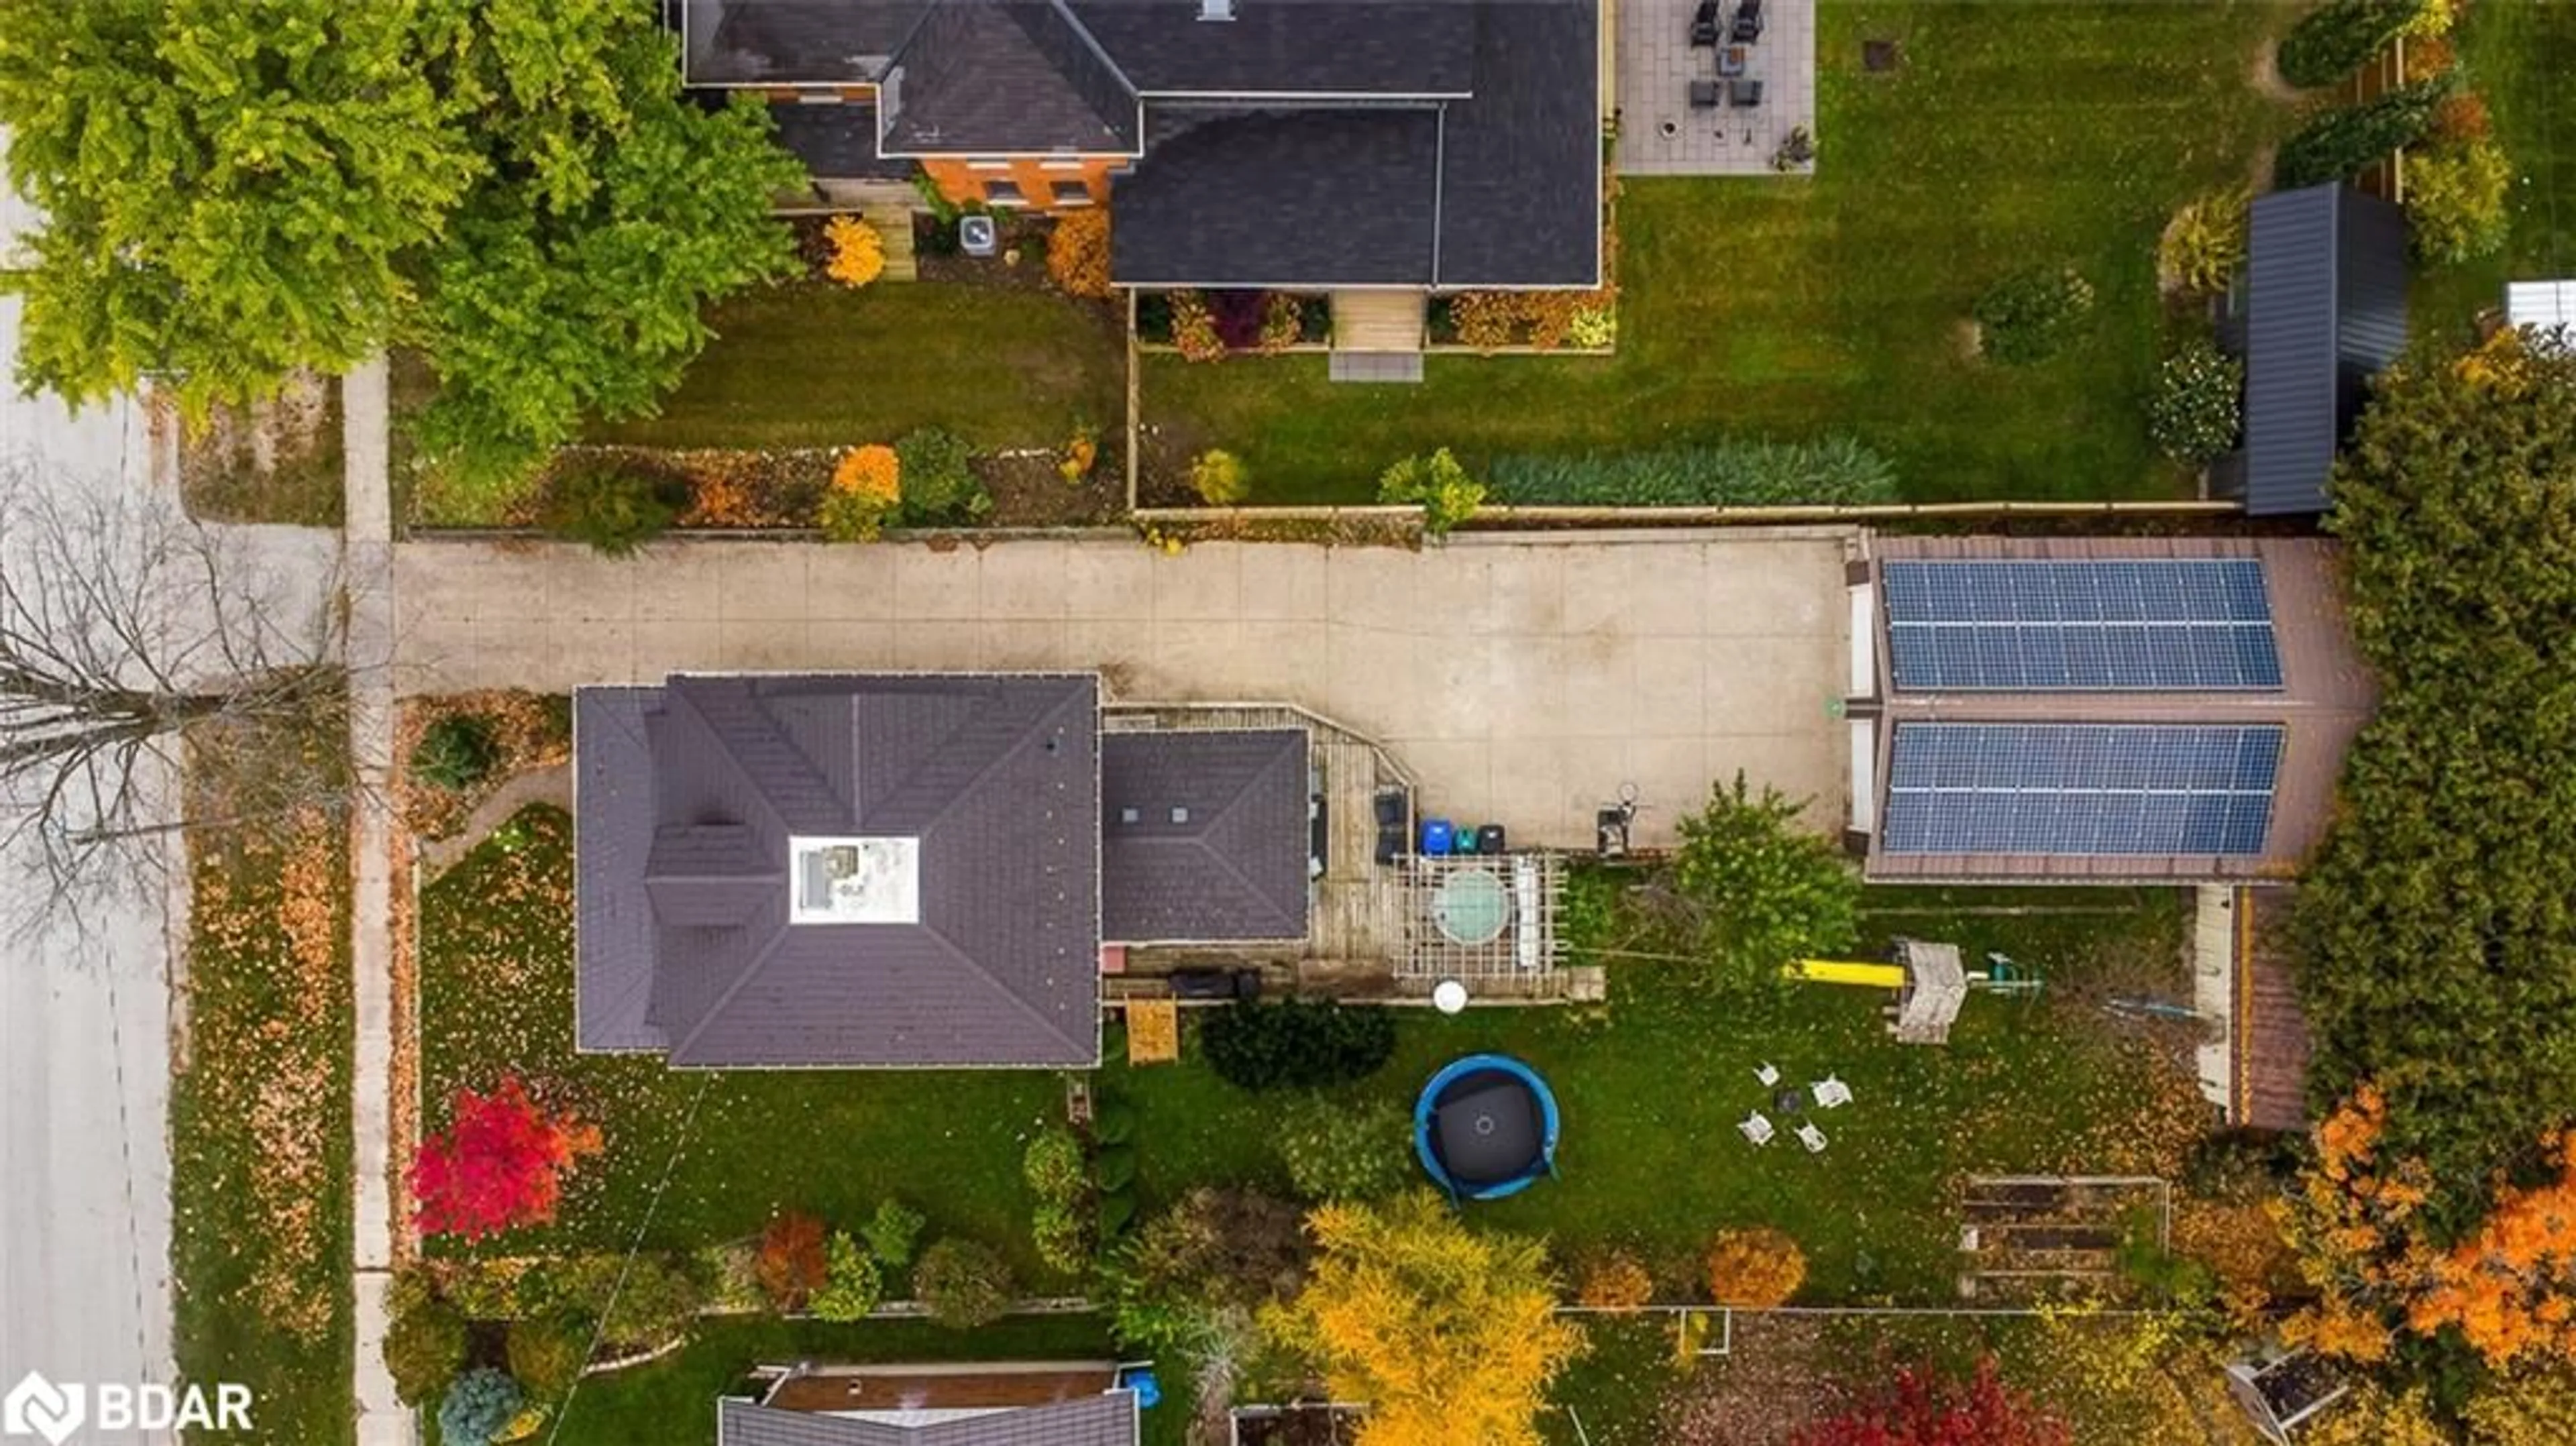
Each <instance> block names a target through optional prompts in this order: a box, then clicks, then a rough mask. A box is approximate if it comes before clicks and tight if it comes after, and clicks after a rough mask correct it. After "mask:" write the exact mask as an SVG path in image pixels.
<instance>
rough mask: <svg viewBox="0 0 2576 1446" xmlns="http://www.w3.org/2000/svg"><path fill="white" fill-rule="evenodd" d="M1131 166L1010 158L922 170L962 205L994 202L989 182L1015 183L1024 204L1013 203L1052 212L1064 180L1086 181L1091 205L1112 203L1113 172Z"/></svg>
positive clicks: (936, 163)
mask: <svg viewBox="0 0 2576 1446" xmlns="http://www.w3.org/2000/svg"><path fill="white" fill-rule="evenodd" d="M1126 164H1128V158H1127V157H1125V156H1074V157H1049V158H1040V157H1036V156H1010V157H996V158H995V159H994V160H992V161H986V162H981V163H974V162H968V161H962V160H951V159H945V158H943V159H939V160H928V161H923V162H922V163H921V169H922V170H923V171H924V172H926V173H927V174H928V175H929V176H930V179H931V180H932V181H934V182H936V183H937V184H938V186H939V193H940V194H941V195H943V196H946V197H947V198H948V199H949V200H951V201H954V202H956V203H957V204H958V205H961V206H967V205H973V204H976V203H978V202H982V201H986V200H989V199H990V198H989V197H988V196H987V195H986V194H985V191H984V186H985V183H987V182H990V181H1009V182H1011V183H1012V184H1013V185H1016V186H1018V187H1019V188H1020V199H1019V201H1018V202H1016V203H1011V204H1017V205H1020V206H1022V207H1025V208H1026V209H1028V210H1031V211H1051V210H1053V209H1055V185H1056V183H1057V182H1059V181H1080V182H1081V183H1082V187H1083V189H1084V190H1085V191H1087V192H1089V193H1090V195H1091V204H1093V205H1095V206H1103V205H1107V204H1108V202H1109V173H1110V172H1112V171H1114V170H1116V169H1118V168H1119V167H1120V166H1123V165H1126ZM1051 166H1052V167H1053V168H1052V169H1051V168H1050V167H1051Z"/></svg>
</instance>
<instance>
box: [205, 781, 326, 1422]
mask: <svg viewBox="0 0 2576 1446" xmlns="http://www.w3.org/2000/svg"><path fill="white" fill-rule="evenodd" d="M189 853H190V870H191V878H192V882H193V886H194V897H193V899H192V901H191V907H190V910H189V921H188V923H189V944H188V968H187V982H186V985H185V988H184V990H183V994H182V1004H183V1007H184V1010H185V1018H186V1024H185V1045H184V1053H183V1054H182V1055H181V1056H180V1059H179V1063H178V1066H177V1068H176V1070H175V1071H174V1074H173V1078H172V1081H171V1091H170V1162H171V1171H170V1209H171V1241H170V1274H171V1285H172V1289H171V1295H172V1297H173V1301H172V1309H173V1313H174V1318H173V1321H172V1331H173V1353H174V1354H175V1355H176V1356H177V1359H178V1366H179V1373H180V1374H181V1375H182V1376H185V1377H187V1378H188V1379H190V1380H193V1381H206V1382H211V1381H233V1382H239V1383H241V1384H244V1385H247V1386H249V1387H250V1388H251V1389H252V1391H253V1392H255V1393H256V1395H257V1399H258V1405H257V1415H258V1419H259V1425H260V1429H261V1431H262V1432H263V1433H264V1439H267V1440H272V1441H297V1442H310V1443H314V1446H326V1443H330V1442H345V1441H347V1440H349V1439H350V1433H351V1431H352V1429H353V1428H354V1422H355V1403H354V1400H353V1398H352V1395H351V1390H350V1381H349V1360H350V1353H351V1351H352V1349H353V1346H352V1344H351V1327H350V1312H351V1302H350V1292H349V1260H350V1213H351V1194H352V1189H351V1183H350V1168H351V1166H350V1136H349V1088H350V1086H349V1070H350V1040H351V1038H352V1030H353V1029H354V1027H355V1026H354V1024H353V1022H352V1014H351V1003H350V992H349V990H350V985H349V952H348V888H349V882H348V879H349V874H348V862H349V860H348V848H347V835H346V833H345V832H343V831H342V830H339V829H336V828H333V827H331V826H330V825H329V824H328V823H327V822H324V821H321V820H320V819H318V818H317V819H316V820H315V821H314V823H313V825H312V827H310V828H309V829H306V830H302V831H299V832H297V833H296V834H295V835H294V836H293V837H292V838H291V839H290V841H289V842H287V843H286V845H285V846H283V847H280V846H277V845H274V844H270V843H267V842H257V841H245V842H244V843H243V844H242V845H241V846H240V847H237V848H234V847H225V846H223V845H221V844H219V843H218V842H216V841H214V840H213V839H210V838H205V837H198V836H193V835H192V836H191V838H190V841H189Z"/></svg>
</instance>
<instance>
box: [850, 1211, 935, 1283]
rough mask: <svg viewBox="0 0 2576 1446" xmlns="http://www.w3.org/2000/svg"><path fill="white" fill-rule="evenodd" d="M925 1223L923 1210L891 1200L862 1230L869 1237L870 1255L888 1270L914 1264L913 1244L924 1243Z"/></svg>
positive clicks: (863, 1234) (862, 1233) (861, 1232)
mask: <svg viewBox="0 0 2576 1446" xmlns="http://www.w3.org/2000/svg"><path fill="white" fill-rule="evenodd" d="M926 1223H928V1222H926V1221H924V1220H923V1219H922V1218H921V1212H920V1211H918V1210H915V1209H913V1208H912V1207H911V1206H909V1205H906V1204H904V1203H903V1202H902V1201H900V1200H894V1199H888V1200H887V1201H885V1202H884V1203H883V1204H881V1205H879V1206H877V1213H876V1214H875V1215H874V1216H872V1217H870V1219H869V1220H868V1223H867V1224H866V1226H865V1227H863V1228H862V1229H861V1230H860V1231H859V1233H860V1234H861V1235H862V1236H864V1237H865V1238H866V1239H867V1242H868V1251H869V1253H870V1254H872V1255H874V1256H875V1257H876V1258H877V1259H878V1260H879V1261H880V1262H882V1263H883V1264H884V1265H886V1266H887V1267H888V1268H889V1269H896V1270H900V1269H902V1268H903V1267H904V1266H907V1265H910V1264H912V1252H913V1247H915V1246H917V1245H919V1244H920V1243H921V1227H922V1226H923V1225H924V1224H926Z"/></svg>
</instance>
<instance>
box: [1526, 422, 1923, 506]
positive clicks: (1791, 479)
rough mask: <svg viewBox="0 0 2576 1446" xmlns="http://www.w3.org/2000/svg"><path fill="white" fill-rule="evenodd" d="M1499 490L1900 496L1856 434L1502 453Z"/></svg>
mask: <svg viewBox="0 0 2576 1446" xmlns="http://www.w3.org/2000/svg"><path fill="white" fill-rule="evenodd" d="M1492 495H1493V498H1494V500H1495V501H1497V502H1508V503H1515V504H1537V505H1547V504H1554V505H1562V506H1580V507H1720V506H1744V505H1756V504H1774V503H1790V502H1840V503H1861V502H1888V501H1893V500H1894V499H1895V497H1896V469H1895V467H1894V466H1893V465H1891V464H1890V463H1889V462H1888V460H1887V459H1886V458H1885V457H1882V456H1880V455H1879V454H1877V453H1876V452H1873V451H1871V450H1870V449H1869V448H1867V447H1864V446H1862V445H1861V444H1860V443H1859V442H1857V441H1854V440H1853V439H1851V438H1849V437H1828V438H1825V439H1823V440H1822V441H1816V442H1767V441H1735V442H1717V443H1712V444H1708V445H1705V446H1697V447H1659V448H1656V449H1654V450H1652V451H1645V452H1585V453H1576V454H1571V455H1562V456H1547V457H1531V456H1514V457H1503V458H1499V459H1497V460H1496V461H1495V463H1494V475H1493V488H1492Z"/></svg>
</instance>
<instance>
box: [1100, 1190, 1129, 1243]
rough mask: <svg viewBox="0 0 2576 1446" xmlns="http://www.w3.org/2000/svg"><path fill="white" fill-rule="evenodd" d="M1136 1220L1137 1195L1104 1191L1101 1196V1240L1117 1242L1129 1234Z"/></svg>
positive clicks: (1119, 1191) (1118, 1191)
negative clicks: (1128, 1230) (1129, 1228)
mask: <svg viewBox="0 0 2576 1446" xmlns="http://www.w3.org/2000/svg"><path fill="white" fill-rule="evenodd" d="M1135 1220H1136V1195H1135V1192H1134V1191H1132V1190H1104V1191H1102V1192H1101V1194H1100V1238H1101V1239H1102V1240H1104V1241H1106V1240H1115V1239H1117V1238H1118V1237H1119V1236H1121V1235H1124V1234H1126V1233H1127V1227H1128V1226H1129V1225H1131V1224H1133V1223H1135Z"/></svg>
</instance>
